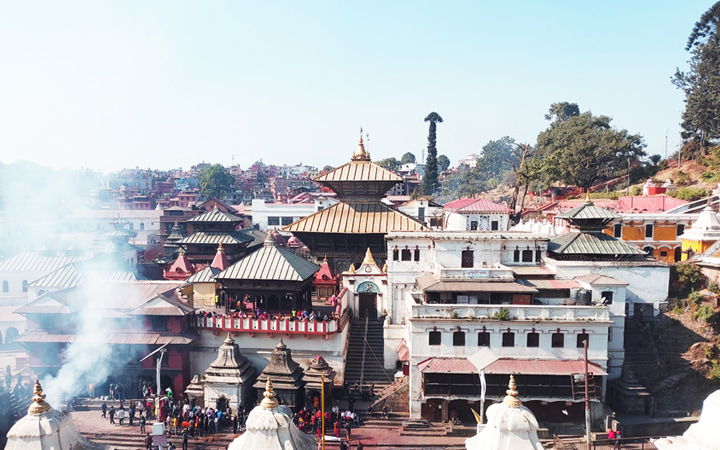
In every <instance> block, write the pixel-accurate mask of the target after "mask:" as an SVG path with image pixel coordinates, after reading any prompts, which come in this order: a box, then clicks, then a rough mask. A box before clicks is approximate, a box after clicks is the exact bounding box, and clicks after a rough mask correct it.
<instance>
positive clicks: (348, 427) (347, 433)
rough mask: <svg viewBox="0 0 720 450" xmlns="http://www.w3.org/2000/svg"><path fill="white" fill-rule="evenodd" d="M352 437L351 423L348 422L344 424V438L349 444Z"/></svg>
mask: <svg viewBox="0 0 720 450" xmlns="http://www.w3.org/2000/svg"><path fill="white" fill-rule="evenodd" d="M351 435H352V423H351V422H350V421H349V420H348V422H347V423H346V424H345V438H346V439H347V440H348V442H350V436H351Z"/></svg>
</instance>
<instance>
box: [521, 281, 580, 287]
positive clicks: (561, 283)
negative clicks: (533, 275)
mask: <svg viewBox="0 0 720 450" xmlns="http://www.w3.org/2000/svg"><path fill="white" fill-rule="evenodd" d="M518 281H520V283H522V284H524V285H526V286H532V287H534V288H537V289H575V288H578V287H580V285H579V284H578V282H577V281H574V280H518Z"/></svg>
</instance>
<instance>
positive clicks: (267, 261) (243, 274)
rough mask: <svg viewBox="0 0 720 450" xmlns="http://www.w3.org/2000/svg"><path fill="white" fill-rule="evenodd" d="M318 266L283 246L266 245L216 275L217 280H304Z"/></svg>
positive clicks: (312, 273)
mask: <svg viewBox="0 0 720 450" xmlns="http://www.w3.org/2000/svg"><path fill="white" fill-rule="evenodd" d="M319 268H320V266H318V265H317V264H315V263H312V262H310V261H308V260H307V259H305V258H302V257H300V256H298V255H296V254H294V253H292V252H290V251H288V250H286V249H284V248H279V247H275V246H274V245H266V246H264V247H262V248H261V249H260V250H258V251H256V252H253V253H251V254H249V255H248V256H246V257H244V258H243V259H241V260H240V261H238V262H236V263H235V264H233V265H232V266H230V267H228V268H227V269H225V270H223V271H222V272H220V273H219V274H218V275H217V277H216V278H217V279H218V280H272V281H305V280H307V279H308V278H310V277H312V276H313V275H314V274H315V272H316V271H317V270H318V269H319Z"/></svg>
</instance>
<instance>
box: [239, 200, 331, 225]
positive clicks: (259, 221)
mask: <svg viewBox="0 0 720 450" xmlns="http://www.w3.org/2000/svg"><path fill="white" fill-rule="evenodd" d="M335 203H337V200H335V199H334V198H332V197H325V196H322V195H320V196H317V197H316V198H315V201H314V202H312V203H269V202H267V201H266V200H264V199H253V201H252V204H251V206H250V208H245V212H246V214H249V215H252V223H253V225H256V226H257V227H258V228H259V229H260V230H261V231H268V230H277V229H279V228H282V227H284V226H285V225H290V224H291V223H293V222H296V221H298V220H300V219H302V218H303V217H306V216H309V215H310V214H313V213H316V212H318V211H322V210H323V209H325V208H328V207H330V206H332V205H334V204H335Z"/></svg>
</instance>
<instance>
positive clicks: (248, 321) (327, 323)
mask: <svg viewBox="0 0 720 450" xmlns="http://www.w3.org/2000/svg"><path fill="white" fill-rule="evenodd" d="M345 316H346V315H345V314H344V315H343V316H342V317H340V318H331V319H328V320H309V319H296V320H290V318H289V317H276V318H268V319H260V318H251V317H235V316H232V315H231V316H226V315H221V314H215V315H213V316H202V315H198V316H196V317H195V319H194V323H193V325H194V326H195V328H197V329H204V330H217V331H223V332H227V331H230V332H235V333H250V334H252V333H270V334H295V335H303V336H329V335H331V334H333V333H337V332H339V331H341V330H342V328H343V326H344V325H345V324H346V323H347V320H345Z"/></svg>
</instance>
